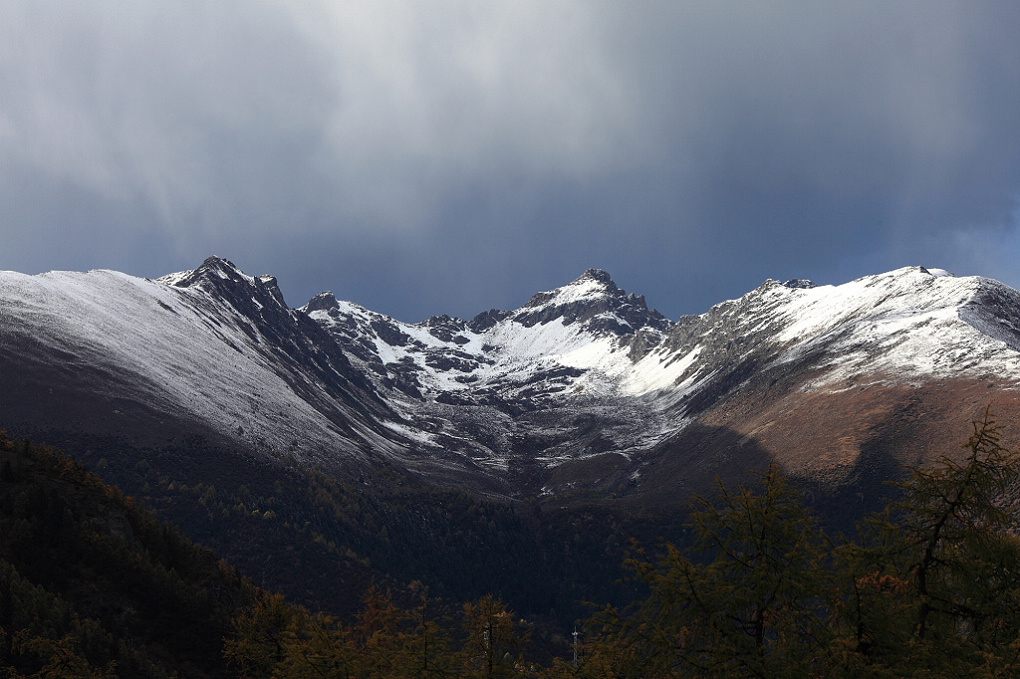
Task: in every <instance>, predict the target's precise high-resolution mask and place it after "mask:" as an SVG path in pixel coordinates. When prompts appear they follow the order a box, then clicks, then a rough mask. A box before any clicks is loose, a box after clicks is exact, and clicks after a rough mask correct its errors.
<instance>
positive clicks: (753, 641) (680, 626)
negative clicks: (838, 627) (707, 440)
mask: <svg viewBox="0 0 1020 679" xmlns="http://www.w3.org/2000/svg"><path fill="white" fill-rule="evenodd" d="M689 528H690V530H691V531H692V533H693V536H694V542H693V546H692V547H691V549H689V550H687V551H685V552H681V551H680V550H678V549H677V548H676V547H674V546H673V545H670V544H667V545H665V548H664V554H663V555H662V556H661V557H659V558H657V559H650V558H647V557H646V556H645V555H644V554H643V553H642V552H639V554H638V557H637V558H635V559H632V560H631V561H630V566H631V568H632V569H633V570H634V571H635V572H636V574H637V576H638V577H639V578H640V579H641V580H642V581H643V582H644V583H645V584H647V585H648V587H649V590H650V594H649V596H648V597H647V598H646V599H645V600H644V601H642V602H640V603H639V604H638V605H637V606H636V607H635V608H634V609H633V610H632V611H629V612H628V613H626V614H621V613H619V612H617V611H615V610H613V609H607V610H606V611H604V612H603V614H602V615H601V616H599V618H598V623H599V624H600V626H601V630H602V633H601V635H600V641H598V642H597V643H595V644H594V645H593V647H592V648H590V649H589V651H588V655H587V657H586V658H585V659H584V662H583V663H581V664H582V665H583V667H580V668H579V674H580V675H581V676H611V677H648V676H657V677H680V676H683V677H689V676H712V677H727V676H739V677H746V676H752V677H753V676H761V677H772V676H788V677H796V676H811V674H812V672H814V671H815V670H817V669H818V665H819V664H820V663H821V660H820V658H821V657H822V655H823V654H822V652H821V649H822V648H823V647H824V643H825V638H826V629H825V624H824V623H825V620H824V614H823V610H824V600H825V597H826V594H827V591H828V589H829V587H830V584H829V582H828V579H827V571H826V569H825V567H824V565H825V558H826V554H827V553H828V544H827V541H826V539H825V536H824V535H823V533H822V532H821V530H820V529H819V528H818V526H817V524H816V523H815V521H814V519H813V518H812V517H811V515H810V514H809V513H808V511H807V510H806V509H805V508H804V506H803V505H802V504H801V503H800V501H799V494H798V493H797V491H795V490H794V489H793V488H792V487H791V486H790V485H789V483H788V482H787V481H786V480H785V478H784V477H783V475H782V474H781V473H780V471H779V469H778V467H776V466H775V465H770V466H769V468H768V469H767V470H766V471H765V472H764V473H763V474H762V475H761V477H760V482H759V488H758V489H750V488H745V487H741V488H739V489H738V490H737V492H736V493H732V492H730V491H729V490H728V489H726V488H725V487H723V486H722V485H721V484H720V485H719V487H718V489H717V493H716V498H715V499H714V500H708V499H703V498H696V499H695V501H694V506H693V507H692V512H691V517H690V521H689Z"/></svg>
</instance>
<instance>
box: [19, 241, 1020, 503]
mask: <svg viewBox="0 0 1020 679" xmlns="http://www.w3.org/2000/svg"><path fill="white" fill-rule="evenodd" d="M0 338H2V346H3V354H2V356H0V398H2V400H0V426H7V427H8V428H12V429H20V428H28V429H33V428H35V429H40V428H42V429H46V428H57V429H60V428H75V429H79V430H83V431H90V432H96V433H102V434H120V435H127V436H130V437H134V438H137V439H138V440H139V441H140V442H143V443H146V444H147V445H162V444H166V443H167V442H170V441H173V440H175V439H176V438H178V437H181V436H183V435H186V434H189V433H198V434H201V435H203V436H207V437H213V438H215V440H217V441H218V442H221V443H222V444H223V445H226V446H233V447H237V448H243V449H244V450H246V451H248V452H249V453H250V454H254V455H266V456H267V458H268V456H269V455H271V454H272V455H275V456H276V457H279V456H292V457H293V458H294V459H295V460H296V461H298V463H303V462H308V463H314V464H317V465H325V466H327V467H328V466H330V465H334V464H341V463H348V462H351V461H360V462H365V463H370V462H371V460H373V459H386V460H388V461H389V462H390V463H393V464H399V465H400V466H402V467H404V468H406V469H410V470H412V471H414V472H416V473H420V474H423V475H426V476H430V475H431V476H432V477H434V478H437V479H440V480H453V481H455V482H457V483H464V482H465V479H469V480H470V482H469V485H471V486H472V487H475V488H484V489H487V490H486V492H497V493H501V494H504V493H505V494H510V495H516V496H522V497H527V496H531V497H539V498H542V497H550V498H565V497H570V496H575V497H580V496H582V495H584V494H586V493H588V494H590V493H598V494H602V495H605V494H607V493H612V494H615V495H620V496H624V497H630V496H640V495H644V496H647V497H662V498H674V497H679V496H681V495H682V493H681V492H680V491H681V490H685V489H686V490H702V489H703V488H704V486H705V484H706V483H709V482H710V481H711V479H712V477H713V476H714V475H715V474H722V475H723V476H727V475H732V474H739V473H743V471H745V470H747V469H749V468H755V467H758V466H760V465H761V464H762V461H763V460H764V459H768V458H774V459H777V460H779V461H780V463H782V464H783V465H784V466H786V467H787V468H788V469H790V470H791V471H792V472H793V473H795V474H799V475H803V476H806V477H810V478H815V479H820V480H822V481H832V482H837V483H853V482H855V480H857V481H859V480H860V479H861V478H863V477H864V476H868V475H872V476H879V475H881V474H884V473H886V472H887V471H888V470H889V469H890V468H891V467H894V466H895V465H896V464H899V463H902V462H910V461H916V460H919V459H928V458H930V457H931V456H934V455H937V454H942V453H952V452H953V451H954V450H955V448H956V447H958V445H959V443H962V440H961V436H963V437H964V438H965V434H966V431H965V427H966V423H967V421H968V420H969V419H971V418H973V417H975V416H977V415H979V414H980V412H981V410H982V409H983V407H984V406H985V405H986V404H988V403H992V404H993V410H994V411H995V412H997V413H998V414H999V416H1000V419H1001V420H1004V421H1006V422H1010V421H1016V422H1017V423H1020V417H1018V415H1020V408H1018V402H1017V396H1018V394H1020V392H1018V389H1020V293H1018V292H1017V291H1016V290H1013V289H1011V288H1009V287H1007V286H1004V285H1002V284H1000V283H998V282H996V281H992V280H989V279H985V278H978V277H967V278H958V277H955V276H952V275H951V274H948V273H947V272H944V271H941V270H937V269H930V270H927V269H924V268H921V267H913V268H905V269H899V270H896V271H892V272H889V273H886V274H882V275H877V276H868V277H865V278H861V279H859V280H856V281H852V282H850V283H847V284H844V285H839V286H814V285H812V284H811V283H810V282H807V281H798V280H793V281H788V282H786V283H778V282H776V281H766V282H765V283H764V284H762V285H761V286H760V287H759V288H757V289H755V290H753V291H751V292H749V293H747V294H746V295H744V296H743V297H741V298H740V299H737V300H731V301H727V302H723V303H721V304H719V305H717V306H715V307H713V308H712V309H710V310H709V311H708V312H706V313H704V314H701V315H697V316H685V317H682V318H680V319H679V320H677V321H676V322H671V321H669V320H667V319H666V318H664V317H663V316H662V315H661V314H659V313H658V312H656V311H654V310H649V309H648V308H647V306H646V304H645V301H644V299H643V298H642V297H639V296H635V295H628V294H627V293H625V292H624V291H622V290H620V289H619V288H618V287H617V286H616V285H615V284H614V283H613V281H612V280H611V278H610V277H609V275H608V274H606V273H605V272H602V271H598V270H589V271H586V272H585V273H584V274H583V275H582V276H581V277H579V278H578V279H576V280H575V281H573V282H571V283H569V284H567V285H565V286H563V287H561V288H557V289H555V290H551V291H548V292H542V293H539V294H537V295H535V296H534V297H533V298H532V299H531V300H530V301H529V302H528V303H527V304H525V305H524V306H522V307H521V308H519V309H516V310H512V311H502V310H492V311H487V312H484V313H481V314H479V315H478V316H476V317H474V318H473V319H471V320H468V321H464V320H461V319H457V318H450V317H447V316H439V317H434V318H430V319H428V320H426V321H424V322H421V323H416V324H410V323H404V322H400V321H397V320H395V319H392V318H389V317H387V316H385V315H383V314H379V313H376V312H373V311H370V310H368V309H365V308H363V307H361V306H359V305H357V304H355V303H353V302H348V301H342V300H339V299H337V298H336V297H335V296H334V295H332V294H330V293H322V294H321V295H318V296H316V297H315V298H313V299H312V300H310V301H309V302H308V303H307V304H306V305H305V306H303V307H301V308H300V309H291V308H289V307H287V305H286V304H285V302H284V300H283V297H282V295H281V294H280V291H279V288H278V287H277V285H276V281H275V279H273V278H272V277H270V276H259V277H251V276H247V275H245V274H244V273H242V272H241V271H239V270H238V269H237V268H236V267H234V266H233V265H232V264H230V263H229V262H227V261H226V260H222V259H218V258H210V259H208V260H206V262H205V263H203V265H202V266H201V267H199V268H198V269H196V270H194V271H188V272H183V273H178V274H172V275H169V276H165V277H163V278H161V279H158V280H147V279H138V278H133V277H130V276H126V275H124V274H119V273H115V272H110V271H92V272H88V273H67V272H57V273H49V274H43V275H40V276H24V275H21V274H16V273H9V272H5V273H0Z"/></svg>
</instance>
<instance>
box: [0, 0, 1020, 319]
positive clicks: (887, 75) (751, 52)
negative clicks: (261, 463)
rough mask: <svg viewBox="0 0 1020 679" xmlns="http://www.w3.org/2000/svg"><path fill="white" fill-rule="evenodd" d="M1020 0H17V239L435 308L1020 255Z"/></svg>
mask: <svg viewBox="0 0 1020 679" xmlns="http://www.w3.org/2000/svg"><path fill="white" fill-rule="evenodd" d="M1018 29H1020V10H1018V9H1016V6H1015V5H1014V4H1011V3H949V2H927V3H923V4H920V3H896V4H893V3H887V2H881V3H879V2H875V3H869V2H857V3H841V4H838V5H836V4H835V3H824V4H823V3H808V2H798V3H782V2H774V3H756V2H746V3H727V2H719V3H675V2H669V3H661V4H655V3H640V4H637V5H635V4H632V3H627V4H626V5H624V4H621V3H592V2H587V3H573V4H568V3H545V2H535V3H527V2H520V3H475V2H471V3H468V2H430V3H396V2H392V3H387V2H373V3H363V4H358V3H318V2H305V3H301V2H286V3H283V2H268V1H267V2H248V3H236V4H235V3H226V2H224V3H204V2H179V3H154V2H137V3H132V4H123V3H102V2H98V3H68V2H49V3H47V2H24V3H20V2H8V3H4V4H3V5H2V6H0V158H2V159H3V160H2V164H0V235H2V236H3V238H4V247H3V248H2V249H0V267H3V268H11V269H17V270H22V271H38V270H44V269H48V268H80V269H87V268H93V267H99V266H107V267H113V268H118V269H122V270H126V271H129V272H132V273H138V274H144V275H150V276H155V275H160V274H162V273H166V272H169V271H171V270H176V269H181V268H186V267H193V266H195V265H196V264H197V263H198V262H200V261H201V259H203V258H204V257H205V256H206V255H208V254H211V253H214V252H215V253H216V254H220V255H223V256H226V257H228V258H231V259H233V260H234V261H235V262H236V263H237V264H238V265H240V266H242V267H243V268H245V269H246V270H248V271H249V272H251V273H262V272H271V273H273V274H275V275H277V276H278V277H279V279H280V282H281V285H282V286H283V289H284V292H285V293H286V295H287V299H288V301H289V302H290V303H291V304H293V305H300V304H302V303H303V302H304V301H305V300H306V299H307V298H308V297H309V296H310V295H312V294H314V293H315V292H317V291H319V290H321V289H324V288H332V289H333V290H334V292H336V293H337V294H338V295H339V296H341V297H346V298H349V299H353V300H354V301H357V302H359V303H362V304H365V305H366V306H369V307H372V308H376V309H378V310H380V311H384V312H387V313H391V314H393V315H396V316H398V317H400V318H403V319H405V320H418V319H420V318H422V317H423V316H425V315H428V314H432V313H441V312H448V313H456V314H460V315H471V314H473V313H475V312H477V311H481V310H484V309H486V308H488V307H491V306H503V307H507V306H515V305H518V304H520V303H522V302H524V301H526V299H527V298H528V296H529V295H530V294H531V293H533V292H536V291H537V290H539V289H547V288H549V287H553V286H555V285H560V284H562V283H565V282H566V281H568V280H570V279H571V278H573V277H575V276H576V275H578V274H580V273H581V271H583V269H584V268H587V267H589V266H597V267H601V268H605V269H607V270H609V271H610V272H611V273H612V274H613V275H614V277H615V278H616V280H617V282H618V283H619V284H620V285H621V286H623V287H626V288H627V289H629V290H632V291H635V292H639V293H644V294H646V296H647V297H648V300H649V303H650V304H652V305H654V306H657V307H659V308H660V309H661V310H662V311H664V312H666V313H668V314H670V315H673V316H675V315H676V314H678V313H680V312H696V311H702V310H704V309H705V308H707V307H708V306H709V305H710V304H712V303H714V302H717V301H720V300H721V299H723V298H724V297H732V296H735V295H739V294H741V293H742V292H744V291H746V290H747V289H749V288H751V287H754V286H755V285H757V284H759V283H760V282H761V281H762V280H763V279H764V278H766V277H770V276H771V277H778V278H784V277H794V276H800V277H812V278H815V279H817V280H820V281H821V282H834V283H838V282H842V281H844V280H847V279H849V278H852V277H856V276H860V275H864V274H867V273H874V272H877V271H881V270H884V269H888V268H893V267H898V266H904V265H908V264H919V263H923V264H927V265H929V266H942V267H946V268H950V269H955V270H957V271H958V272H959V273H966V274H970V273H981V274H986V275H992V276H996V277H999V278H1001V279H1003V280H1005V281H1006V282H1008V283H1011V284H1013V285H1018V284H1020V269H1018V268H1017V266H1016V265H1015V264H1014V262H1015V261H1017V255H1018V254H1020V239H1018V238H1017V235H1016V234H1015V232H1014V230H1013V226H1012V225H1013V220H1014V218H1015V213H1016V202H1015V201H1016V197H1017V195H1018V189H1020V120H1018V118H1017V117H1016V115H1015V112H1016V111H1017V110H1020V41H1017V40H1015V35H1016V33H1017V30H1018Z"/></svg>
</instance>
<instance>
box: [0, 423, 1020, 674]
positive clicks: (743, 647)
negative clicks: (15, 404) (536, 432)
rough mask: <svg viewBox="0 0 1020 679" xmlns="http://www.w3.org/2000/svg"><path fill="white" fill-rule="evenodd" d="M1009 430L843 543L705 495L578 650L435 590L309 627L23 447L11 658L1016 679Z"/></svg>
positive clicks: (780, 483)
mask: <svg viewBox="0 0 1020 679" xmlns="http://www.w3.org/2000/svg"><path fill="white" fill-rule="evenodd" d="M1000 435H1001V434H1000V431H999V429H998V428H997V426H996V424H995V422H994V421H993V420H992V418H991V416H990V415H988V414H987V413H986V415H985V417H984V418H983V419H982V420H980V421H976V422H974V423H973V431H972V434H971V436H970V439H969V441H968V442H967V444H966V446H965V448H964V452H965V454H964V455H963V456H961V457H957V458H953V459H951V458H941V459H939V460H938V461H937V462H936V463H935V464H933V465H932V466H930V467H918V468H915V469H913V470H911V472H910V475H909V476H908V477H907V478H906V480H904V481H902V482H901V483H899V484H898V486H897V488H896V489H895V490H896V491H897V492H896V497H895V499H894V500H892V501H890V502H889V503H888V505H887V506H886V507H885V508H884V510H882V511H881V512H878V513H875V514H872V515H870V516H868V517H867V518H866V519H865V520H864V521H862V522H861V523H860V524H859V526H858V530H857V532H856V534H853V535H850V536H844V535H838V536H836V535H828V534H826V532H825V531H824V530H823V529H822V528H821V527H820V526H819V524H818V522H817V520H816V519H815V517H814V516H813V515H812V513H811V511H810V510H809V509H808V508H807V507H806V506H805V504H804V503H803V501H802V497H801V495H802V491H801V490H799V489H798V488H797V487H796V486H795V485H794V484H793V483H792V482H791V481H789V480H787V479H786V478H785V477H784V475H783V474H782V472H781V470H780V469H779V468H778V467H777V466H776V465H772V466H770V467H769V468H768V469H767V470H766V471H765V472H764V473H763V474H761V475H760V477H759V478H758V481H757V483H756V484H754V485H752V486H750V487H745V486H740V487H736V488H727V487H725V486H723V485H721V484H720V486H719V487H718V488H717V490H716V493H715V494H714V495H712V496H710V497H706V498H698V497H695V498H693V499H692V506H691V511H690V514H689V519H688V521H687V522H686V524H685V529H686V531H687V535H688V539H687V541H686V543H685V544H684V545H682V546H676V545H673V544H671V543H669V542H660V543H652V544H644V545H639V544H636V543H635V544H633V545H632V547H631V548H630V550H629V553H630V557H629V558H628V560H627V561H626V564H625V568H626V569H627V570H628V572H629V573H630V577H631V582H632V584H636V585H638V586H639V589H636V590H632V591H635V592H640V593H639V594H637V595H636V596H635V597H633V601H632V602H631V603H629V604H627V605H623V606H613V605H608V606H605V605H602V606H598V605H596V606H595V607H594V608H592V609H590V610H591V611H592V614H590V615H588V616H585V617H584V618H583V619H581V620H578V626H577V628H576V629H577V636H576V637H575V639H574V640H573V642H571V639H570V638H569V637H570V633H569V632H568V631H567V630H562V632H561V633H560V634H559V635H555V638H554V637H553V636H550V635H549V634H548V631H547V629H546V630H543V629H541V627H542V626H541V625H536V623H535V622H534V621H531V620H528V619H525V618H521V617H520V616H519V615H518V614H517V613H515V611H514V610H513V607H512V606H509V605H508V604H507V603H505V601H504V600H502V599H501V598H500V597H498V596H495V595H493V594H483V595H481V596H479V597H476V598H473V599H471V600H470V601H467V602H466V603H462V604H457V603H454V602H451V601H450V600H448V599H447V600H441V599H436V598H434V597H433V596H432V594H431V593H430V591H429V588H428V587H427V586H426V585H424V584H422V583H421V582H418V581H415V582H405V583H398V582H397V581H396V580H391V581H390V582H392V583H394V584H395V585H397V588H396V589H390V588H388V587H379V586H369V587H365V588H362V589H357V590H355V589H354V588H352V592H351V595H352V596H356V597H358V598H359V599H360V604H359V606H358V610H357V612H356V613H355V614H353V615H346V616H344V615H341V616H336V615H333V614H330V613H324V612H312V610H314V609H309V608H307V607H302V606H298V605H296V604H293V603H288V602H287V600H285V599H284V598H283V597H282V596H280V595H269V594H264V593H262V592H260V591H258V590H256V589H255V588H254V587H252V586H251V585H248V584H246V583H245V582H244V581H243V580H242V579H241V578H240V577H238V575H237V574H236V572H235V571H234V570H233V569H232V568H230V567H229V566H226V565H225V564H223V563H222V562H217V561H216V559H215V558H214V557H213V556H212V554H211V553H210V552H207V551H205V550H203V549H201V548H198V547H195V546H194V545H192V544H191V543H190V542H188V541H187V540H186V539H184V538H183V537H181V536H180V534H178V533H177V532H176V531H175V530H174V529H172V528H170V527H169V526H168V525H166V524H160V523H159V522H157V521H155V520H154V519H153V518H152V517H151V516H150V515H148V514H147V513H145V512H142V511H139V510H138V509H137V508H136V507H135V506H134V504H133V502H132V501H131V500H130V499H127V498H125V497H124V496H123V495H122V494H121V493H120V492H119V491H118V490H116V489H114V488H111V487H109V486H106V485H104V484H103V483H101V482H100V481H98V479H97V478H96V477H94V476H92V475H91V474H89V473H88V472H86V471H85V470H84V469H83V468H82V467H80V466H79V465H77V464H76V463H75V462H73V461H72V460H71V459H69V458H67V457H65V456H63V455H60V454H58V453H55V452H53V451H52V450H50V449H48V448H44V447H37V446H33V445H31V444H29V443H27V442H21V443H13V442H10V441H8V440H6V438H4V439H2V441H0V484H2V485H0V488H2V491H3V492H2V495H0V499H2V501H0V526H2V528H3V530H2V532H0V559H2V561H0V578H2V588H0V594H2V597H0V628H2V631H0V653H2V656H0V658H2V661H3V667H5V668H6V669H7V671H8V674H9V675H10V676H13V677H40V678H41V677H50V676H54V677H55V676H91V677H106V676H125V677H126V676H131V677H134V676H138V677H163V676H172V675H173V674H174V673H176V674H178V675H179V676H196V677H200V676H241V677H253V678H254V677H260V678H261V677H320V676H336V677H421V676H449V677H452V676H458V677H592V678H594V677H606V678H610V677H612V678H622V677H634V678H637V677H776V676H784V677H819V676H825V677H909V676H919V677H920V676H926V677H927V676H935V677H943V676H947V677H948V676H967V677H1008V676H1015V675H1016V673H1017V672H1018V671H1020V536H1018V528H1020V508H1018V504H1017V501H1016V499H1017V497H1018V492H1017V491H1018V484H1017V479H1018V475H1020V455H1018V454H1017V453H1016V452H1014V451H1011V450H1008V449H1006V448H1004V447H1003V446H1002V445H1001V443H1000V440H1001V439H1000ZM451 509H456V508H455V507H453V508H451ZM263 518H264V517H263ZM494 583H495V584H496V585H497V586H498V585H499V580H498V579H494Z"/></svg>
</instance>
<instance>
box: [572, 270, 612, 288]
mask: <svg viewBox="0 0 1020 679" xmlns="http://www.w3.org/2000/svg"><path fill="white" fill-rule="evenodd" d="M585 281H595V282H597V283H602V284H604V285H605V286H606V287H613V288H615V287H616V283H614V282H613V277H612V276H610V275H609V273H608V272H606V271H603V270H602V269H585V271H584V273H583V274H581V275H580V276H578V277H577V278H575V279H574V280H573V282H572V283H571V285H573V284H574V283H581V282H585Z"/></svg>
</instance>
